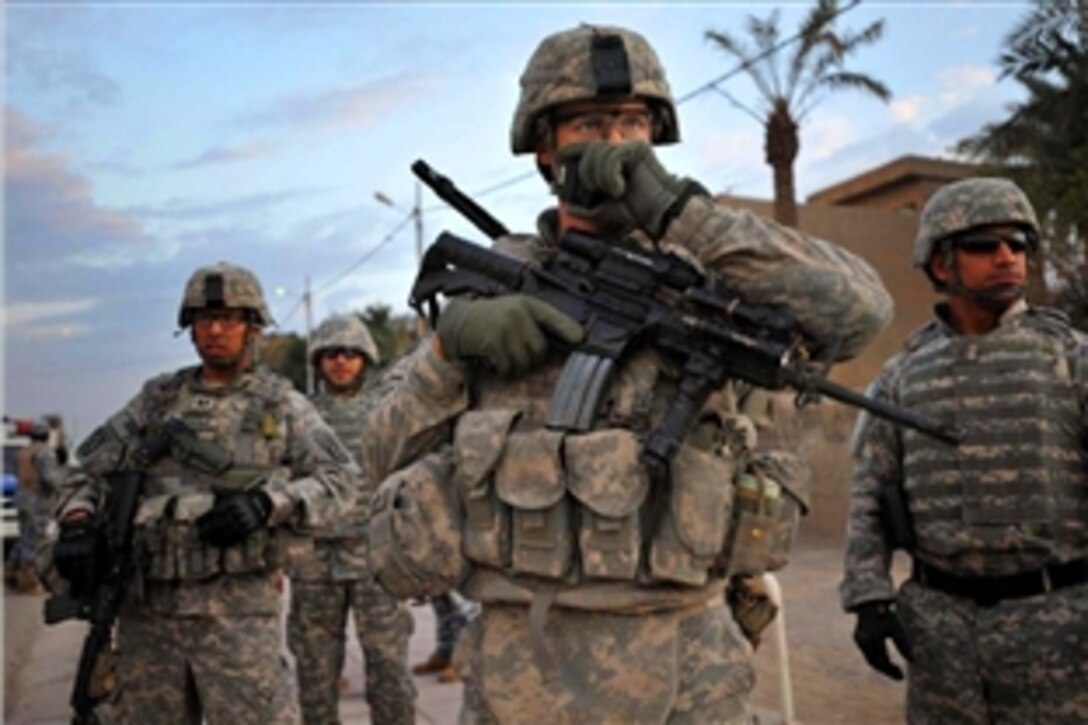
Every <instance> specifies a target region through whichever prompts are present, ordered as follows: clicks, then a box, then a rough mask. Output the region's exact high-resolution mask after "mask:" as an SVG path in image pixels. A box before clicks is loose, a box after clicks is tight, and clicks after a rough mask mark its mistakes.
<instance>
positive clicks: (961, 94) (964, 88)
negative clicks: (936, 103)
mask: <svg viewBox="0 0 1088 725" xmlns="http://www.w3.org/2000/svg"><path fill="white" fill-rule="evenodd" d="M937 80H938V82H939V83H940V84H941V86H942V87H943V88H944V90H943V91H942V92H941V93H940V94H939V95H938V99H939V100H940V102H941V103H942V104H943V105H944V106H945V107H946V108H950V107H952V106H956V105H958V104H960V103H963V102H964V101H966V100H967V99H969V98H970V97H971V96H972V95H974V91H975V90H977V89H978V88H988V87H990V86H992V85H993V84H994V72H993V70H991V69H990V68H987V67H985V66H970V65H965V66H956V67H954V68H946V69H944V70H943V71H941V72H940V74H938V76H937Z"/></svg>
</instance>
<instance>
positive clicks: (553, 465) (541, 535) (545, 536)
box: [495, 430, 574, 579]
mask: <svg viewBox="0 0 1088 725" xmlns="http://www.w3.org/2000/svg"><path fill="white" fill-rule="evenodd" d="M562 445H563V433H561V432H557V431H551V430H535V431H530V432H527V433H512V434H510V436H509V437H508V438H507V439H506V445H505V447H504V450H503V455H502V458H501V459H500V461H499V464H498V466H497V467H496V469H495V491H496V493H497V494H498V497H499V500H501V501H502V502H503V503H504V504H506V505H507V506H509V507H510V509H511V526H510V537H511V542H510V543H511V552H510V554H511V560H510V566H511V569H512V570H513V571H515V572H516V573H519V574H533V575H536V576H541V577H545V578H548V579H563V578H564V577H565V576H566V574H567V572H568V571H569V570H570V565H571V562H572V561H573V555H574V534H573V532H572V526H571V505H570V501H569V500H568V498H567V496H566V482H565V480H564V475H563V466H562V463H561V461H560V449H561V447H562Z"/></svg>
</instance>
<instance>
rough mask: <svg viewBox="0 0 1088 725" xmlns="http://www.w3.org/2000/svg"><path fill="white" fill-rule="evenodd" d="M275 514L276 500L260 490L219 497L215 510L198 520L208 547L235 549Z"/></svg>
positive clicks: (197, 523)
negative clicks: (274, 503) (234, 547)
mask: <svg viewBox="0 0 1088 725" xmlns="http://www.w3.org/2000/svg"><path fill="white" fill-rule="evenodd" d="M271 515H272V499H271V498H269V496H268V494H267V493H265V492H264V491H262V490H260V489H259V488H254V489H249V490H248V491H232V492H230V493H223V494H217V495H216V499H215V505H214V506H212V508H211V510H210V511H208V512H207V513H206V514H204V515H203V516H201V517H200V518H198V519H197V520H196V526H197V530H198V531H199V532H200V539H201V541H203V542H204V543H206V544H211V545H212V546H218V547H220V548H222V547H225V546H233V545H234V544H237V543H239V542H241V541H244V540H245V539H246V538H247V537H248V536H249V535H250V534H252V533H253V532H255V531H257V530H258V529H260V528H261V527H262V526H264V525H265V523H266V522H267V521H268V517H269V516H271Z"/></svg>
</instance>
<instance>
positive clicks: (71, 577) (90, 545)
mask: <svg viewBox="0 0 1088 725" xmlns="http://www.w3.org/2000/svg"><path fill="white" fill-rule="evenodd" d="M108 563H109V562H108V551H107V547H106V539H105V537H104V536H103V535H102V532H101V531H100V530H99V528H98V527H97V526H96V525H95V523H94V522H93V521H92V520H91V519H90V518H89V517H88V518H84V519H80V520H78V521H71V522H67V523H65V522H61V525H60V536H59V537H58V538H57V543H56V544H55V545H54V546H53V567H54V568H55V569H56V570H57V573H58V574H60V575H61V576H62V577H63V578H64V579H66V580H67V581H68V585H69V587H70V592H71V595H72V597H73V598H75V599H80V598H83V597H86V596H90V595H91V594H93V593H94V591H95V589H97V588H98V585H99V583H100V582H101V581H102V577H103V576H104V575H105V573H106V567H107V565H108Z"/></svg>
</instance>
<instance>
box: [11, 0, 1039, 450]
mask: <svg viewBox="0 0 1088 725" xmlns="http://www.w3.org/2000/svg"><path fill="white" fill-rule="evenodd" d="M809 6H810V3H807V2H805V3H777V4H769V3H752V2H749V3H739V2H736V3H734V2H729V3H727V2H718V3H683V2H679V3H619V2H597V3H575V2H565V3H561V2H550V3H520V4H517V3H412V2H408V3H395V4H390V3H346V2H340V3H316V2H313V3H288V2H263V3H258V2H227V1H226V0H223V1H221V2H124V1H122V2H111V3H100V2H65V3H60V2H51V1H50V0H34V2H21V1H20V0H8V1H7V2H6V3H5V4H4V46H5V51H6V52H5V55H4V81H5V83H4V93H5V97H4V114H5V118H4V129H3V130H4V166H3V172H4V192H5V193H4V227H3V229H4V274H3V305H4V314H3V338H2V345H3V386H4V388H3V396H4V397H3V401H2V404H0V407H2V409H3V412H4V413H5V414H7V415H12V416H33V415H39V414H42V413H45V412H59V413H61V414H63V415H64V416H65V418H66V421H67V423H68V427H69V432H70V433H72V434H73V435H74V436H75V437H76V438H77V439H78V438H80V437H82V436H85V435H87V434H88V433H89V432H90V431H91V430H92V429H93V428H94V427H95V426H96V425H98V424H99V423H101V422H102V421H103V420H104V419H105V418H107V417H108V416H109V415H110V414H111V413H112V412H113V411H115V410H117V409H118V408H120V407H121V406H122V405H124V403H125V402H126V401H127V400H129V399H130V398H131V397H132V396H133V395H135V394H136V393H137V391H138V390H139V388H140V385H141V384H142V382H143V381H144V380H146V379H147V378H149V377H151V376H153V375H155V374H158V373H160V372H164V371H168V370H173V369H176V368H178V367H181V366H183V365H188V364H192V363H194V362H195V361H196V357H195V354H194V352H193V349H192V344H191V342H190V341H189V339H188V335H187V334H184V333H183V334H180V335H179V334H177V333H178V329H177V307H178V303H179V301H180V298H181V292H182V289H183V287H184V284H185V281H186V279H187V278H188V277H189V275H190V274H191V273H192V272H193V270H194V269H196V268H197V267H199V266H202V265H206V264H211V263H214V262H216V261H219V260H225V261H230V262H233V263H235V264H241V265H243V266H246V267H249V268H250V269H252V270H253V271H254V272H256V274H257V275H258V276H259V278H260V279H261V280H262V283H263V284H264V287H265V291H266V294H267V295H268V297H269V303H270V305H271V308H272V313H273V316H274V317H275V318H276V319H277V321H278V322H279V329H280V331H287V332H298V333H301V334H304V333H305V329H306V315H305V314H304V306H303V305H301V304H300V300H301V296H302V293H303V292H304V291H305V289H306V284H307V280H309V284H310V289H311V290H312V292H313V295H312V299H313V306H312V311H313V321H314V323H315V324H316V323H317V322H319V321H320V320H321V319H322V318H323V317H324V316H326V315H328V314H331V313H335V312H346V311H350V310H356V309H363V308H365V307H366V306H368V305H371V304H387V305H390V306H392V307H393V308H394V310H395V311H398V312H401V311H407V309H408V308H407V305H406V302H405V299H406V297H407V292H408V288H409V286H410V284H411V280H412V278H413V277H414V274H415V266H416V244H417V239H416V235H415V231H414V227H413V225H412V224H411V223H410V221H411V218H410V216H409V213H410V211H411V209H412V208H413V206H414V204H415V203H416V202H415V199H416V193H417V191H416V182H415V179H414V177H413V176H412V174H411V172H410V170H409V166H410V165H411V163H412V162H413V161H414V160H416V159H418V158H423V159H426V160H427V161H428V162H429V163H430V164H431V165H432V166H434V167H435V168H436V169H437V170H438V171H440V172H441V173H443V174H445V175H447V176H449V177H450V178H452V179H453V180H454V181H455V182H456V183H457V184H458V185H459V186H460V187H461V188H462V189H463V190H465V191H467V192H470V193H473V194H479V195H478V196H477V200H478V201H479V202H480V203H481V204H482V205H484V206H485V207H486V208H488V209H489V210H491V211H492V213H493V214H494V215H495V216H497V217H498V218H500V219H501V220H502V221H503V222H504V223H505V224H506V225H507V226H508V227H510V228H512V229H515V230H523V231H532V230H533V228H534V226H535V218H536V215H537V213H538V212H539V211H540V210H541V209H543V208H545V207H547V206H549V205H550V204H551V203H552V199H551V197H550V196H549V194H548V192H547V188H546V187H545V185H544V183H543V182H542V180H541V179H540V178H539V177H538V176H536V175H535V174H533V173H532V172H533V170H534V168H535V166H534V163H533V159H532V158H531V157H530V156H513V155H512V154H511V152H510V148H509V134H510V121H511V118H512V115H513V109H514V106H515V104H516V102H517V96H518V79H519V77H520V75H521V72H522V70H523V69H524V66H525V63H526V61H527V59H528V57H529V55H530V54H531V52H532V50H533V49H534V48H535V47H536V45H537V44H538V43H539V42H540V40H541V39H543V38H544V37H545V36H547V35H549V34H551V33H553V32H557V31H560V30H564V29H567V28H570V27H573V26H575V25H577V24H578V23H581V22H590V23H599V24H618V25H623V26H626V27H629V28H631V29H634V30H637V31H639V32H641V33H642V34H644V35H645V36H646V37H647V38H648V39H649V41H650V42H651V44H652V45H653V46H654V47H655V49H656V50H657V53H658V55H659V57H660V58H661V60H662V62H663V64H664V66H665V68H666V72H667V74H668V79H669V82H670V84H671V87H672V90H673V93H674V95H675V96H676V97H677V98H680V99H683V100H682V102H681V103H680V105H679V108H678V111H679V117H680V128H681V135H682V139H683V140H682V143H680V144H677V145H675V146H669V147H662V148H661V149H660V158H661V160H662V162H663V163H664V164H665V166H666V167H667V168H669V170H670V171H673V172H674V173H678V174H683V175H686V176H691V177H693V178H696V179H698V180H699V181H701V182H702V183H703V184H704V186H706V187H707V188H709V189H710V190H711V191H713V192H715V193H732V194H738V195H742V196H750V197H756V198H763V199H767V198H769V197H770V196H771V190H772V177H771V171H770V168H769V167H768V166H766V164H765V163H764V162H763V158H762V153H763V151H762V148H763V139H762V129H761V127H760V126H759V124H758V123H757V122H756V120H755V119H753V118H752V117H751V116H749V115H748V114H747V113H745V112H744V111H742V110H740V109H739V108H738V107H737V105H736V104H737V103H739V104H744V105H749V106H755V105H756V103H757V97H756V95H755V91H754V87H753V85H752V82H751V80H750V79H749V77H748V76H747V75H745V74H744V73H739V74H736V75H734V76H732V77H730V78H729V79H728V80H726V81H725V82H724V83H723V84H722V85H721V88H722V89H723V90H724V91H725V93H720V92H717V91H714V90H708V91H704V92H701V93H695V91H697V90H698V89H700V88H703V87H704V86H705V85H706V84H707V83H708V82H709V81H711V80H714V79H716V78H719V77H721V76H723V75H725V74H727V73H729V72H730V71H732V70H734V69H735V68H736V61H735V60H734V59H732V58H731V57H729V56H727V55H726V54H725V53H724V52H722V51H721V49H720V48H717V47H716V46H715V45H714V44H713V43H711V42H709V41H707V40H706V39H705V32H706V31H707V30H725V31H728V32H731V33H733V34H735V35H737V36H739V37H744V35H745V23H746V18H747V17H748V16H749V15H755V16H757V17H760V18H765V17H767V16H768V15H769V14H770V13H771V12H774V11H775V10H776V9H777V11H778V12H779V13H780V21H779V22H780V27H781V28H782V34H783V36H784V37H786V36H789V35H792V34H793V32H794V30H795V29H796V27H797V25H798V22H799V20H800V18H801V17H802V16H803V15H804V13H805V12H806V10H807V9H808V7H809ZM1027 9H1028V6H1027V3H1026V2H1013V1H1008V2H969V1H961V2H956V1H954V0H947V1H945V2H880V1H879V0H864V1H863V2H861V3H860V5H858V6H857V7H855V8H853V9H851V10H849V11H848V12H846V13H845V14H844V15H842V16H841V17H840V19H839V21H838V25H839V27H840V28H844V29H853V30H860V29H862V28H864V27H866V26H867V25H868V24H870V23H871V22H873V21H875V20H878V19H881V18H883V20H884V22H885V30H884V35H883V38H881V40H879V41H878V42H877V43H875V44H873V45H870V46H866V47H864V48H862V49H861V50H860V51H859V52H858V53H856V54H855V55H853V56H851V57H850V59H849V60H848V62H847V66H848V67H849V68H850V69H852V70H856V71H860V72H864V73H867V74H869V75H871V76H873V77H875V78H878V79H880V80H882V81H883V82H884V83H886V84H887V85H888V86H889V88H890V89H891V91H892V93H893V98H892V99H891V101H890V102H889V103H887V104H884V103H882V102H880V101H878V100H876V99H873V98H871V97H868V96H863V95H861V94H856V93H851V92H849V91H847V92H845V93H840V94H835V95H832V96H829V97H827V98H826V99H824V101H823V102H822V103H821V104H820V105H819V106H817V107H816V108H815V110H813V112H812V113H811V114H810V115H809V116H808V117H806V118H805V120H804V123H803V125H802V129H801V152H800V157H799V159H798V161H797V164H796V168H795V172H796V178H797V189H798V196H799V198H800V199H803V198H804V197H805V196H807V195H808V194H811V193H813V192H815V191H817V190H819V189H821V188H824V187H826V186H829V185H832V184H834V183H837V182H839V181H842V180H844V179H847V178H849V177H851V176H853V175H856V174H859V173H862V172H864V171H866V170H867V169H870V168H872V167H874V166H877V165H880V164H883V163H886V162H887V161H890V160H892V159H894V158H896V157H898V156H901V155H904V154H920V155H925V156H933V157H941V158H954V155H953V153H952V151H951V149H952V147H953V146H954V144H955V143H956V141H958V140H959V139H961V138H963V137H965V136H968V135H971V134H973V133H975V132H977V131H978V130H979V129H980V128H981V127H982V126H983V125H984V124H986V123H989V122H993V121H997V120H1000V119H1001V118H1002V117H1003V115H1004V113H1005V108H1006V107H1007V105H1008V104H1009V103H1011V102H1014V101H1016V100H1017V99H1019V98H1020V97H1021V92H1020V91H1019V89H1018V88H1017V87H1016V86H1015V85H1014V84H1013V83H1012V82H1011V81H1008V80H1001V79H999V78H998V71H997V68H996V58H997V56H998V53H999V51H1000V47H1001V41H1002V38H1003V37H1004V36H1005V34H1007V33H1008V32H1009V31H1010V30H1011V29H1012V27H1013V26H1014V25H1015V24H1016V23H1017V21H1019V20H1020V19H1021V18H1022V17H1023V16H1024V15H1025V14H1026V13H1027ZM727 95H728V97H727ZM730 99H733V100H732V101H731V100H730ZM734 101H735V102H736V103H734ZM375 192H381V193H382V194H383V195H384V196H385V197H386V198H388V199H390V200H392V202H393V203H394V204H395V206H387V205H384V204H382V203H379V201H377V200H376V198H375ZM421 199H422V203H421V208H422V210H423V213H422V219H423V236H422V243H423V244H424V245H425V244H427V243H429V241H430V240H431V239H433V238H434V237H435V236H437V235H438V233H439V232H441V231H443V230H449V231H452V232H454V233H456V234H459V235H461V236H465V237H467V238H470V239H474V240H477V241H480V242H483V241H485V240H484V237H483V235H482V234H481V233H480V232H478V231H477V230H475V229H474V228H473V227H472V226H471V225H470V224H468V223H467V222H465V221H463V220H462V219H461V218H460V217H459V216H458V215H457V214H456V213H455V212H453V211H451V210H449V209H448V208H447V207H445V206H444V205H443V204H442V203H441V202H440V201H439V200H437V199H436V198H435V197H434V196H433V195H432V194H431V192H430V191H428V190H426V189H423V190H422V193H421ZM906 253H907V252H906V250H904V254H906Z"/></svg>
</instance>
